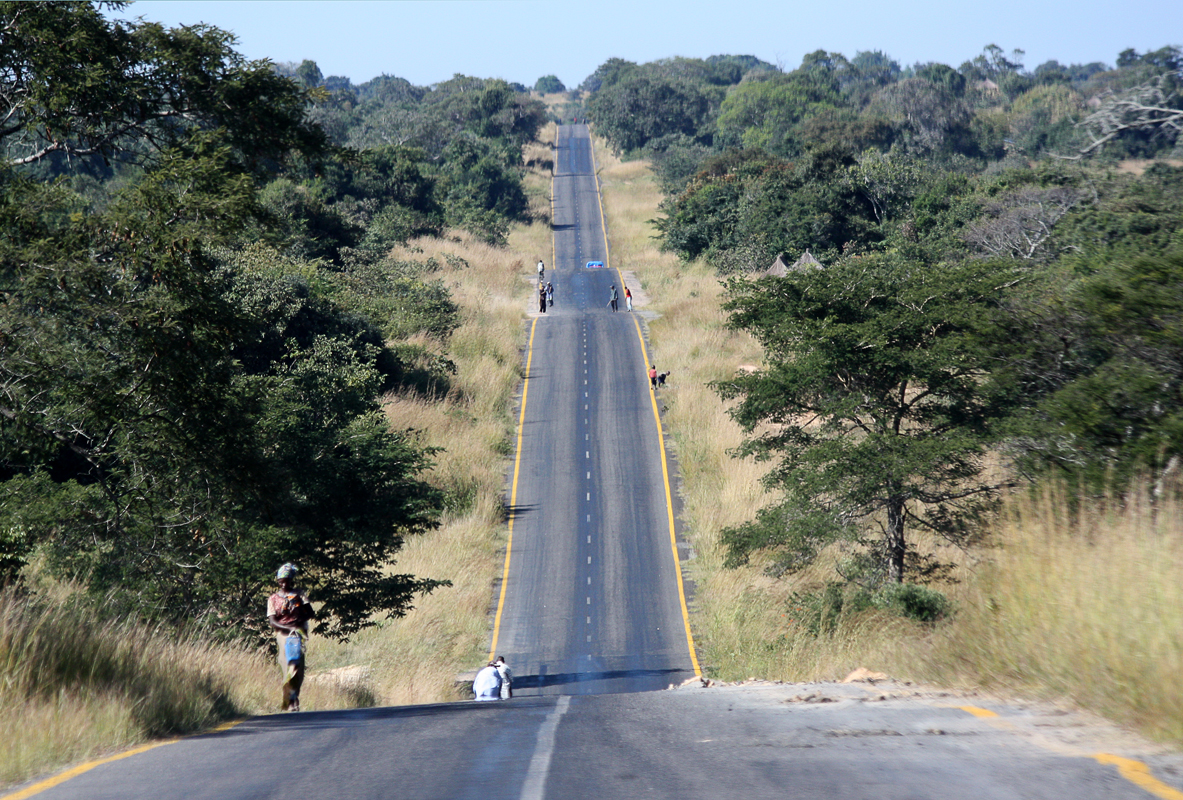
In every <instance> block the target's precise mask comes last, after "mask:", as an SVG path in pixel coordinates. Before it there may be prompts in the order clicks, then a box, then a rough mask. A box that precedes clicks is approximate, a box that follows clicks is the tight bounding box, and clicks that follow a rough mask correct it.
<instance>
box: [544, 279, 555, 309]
mask: <svg viewBox="0 0 1183 800" xmlns="http://www.w3.org/2000/svg"><path fill="white" fill-rule="evenodd" d="M546 304H547V305H548V306H553V305H554V304H555V287H554V284H552V283H551V282H550V281H547V282H546Z"/></svg>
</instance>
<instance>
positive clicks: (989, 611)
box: [926, 486, 1183, 742]
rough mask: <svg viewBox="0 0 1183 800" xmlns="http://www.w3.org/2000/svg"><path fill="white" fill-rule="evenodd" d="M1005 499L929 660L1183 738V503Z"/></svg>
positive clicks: (953, 674)
mask: <svg viewBox="0 0 1183 800" xmlns="http://www.w3.org/2000/svg"><path fill="white" fill-rule="evenodd" d="M1146 497H1147V493H1146V492H1145V491H1141V492H1137V491H1135V492H1134V493H1132V494H1131V495H1130V496H1129V498H1128V499H1127V500H1126V501H1125V502H1123V503H1116V502H1112V501H1096V502H1086V503H1083V504H1081V505H1079V506H1078V507H1076V508H1074V506H1075V505H1076V504H1075V503H1074V499H1073V498H1071V497H1069V496H1068V495H1067V494H1066V493H1065V491H1064V489H1063V488H1062V487H1057V486H1052V487H1047V488H1043V489H1041V490H1040V491H1037V492H1035V493H1033V494H1023V495H1020V496H1017V497H1015V498H1012V499H1011V500H1010V501H1009V503H1008V505H1007V508H1006V509H1005V513H1004V514H1003V515H1002V518H1001V520H1000V521H999V524H998V527H997V530H996V536H995V545H996V546H995V548H994V550H993V551H992V552H991V554H990V559H989V561H987V562H986V563H985V564H984V565H983V566H982V567H981V568H980V569H979V570H977V572H976V574H975V575H974V579H973V580H972V581H970V582H969V583H968V585H967V586H966V587H965V590H964V592H963V595H962V597H961V601H962V602H961V603H960V606H961V609H962V611H961V613H960V614H959V615H958V617H957V619H956V620H955V621H954V623H953V624H951V625H947V626H945V627H944V628H943V629H941V631H940V632H939V634H940V635H939V636H937V637H936V638H935V641H934V649H933V652H932V655H931V656H930V658H929V661H928V664H927V665H926V672H927V673H928V674H929V675H930V676H931V677H933V678H936V679H941V680H944V681H946V682H961V683H971V684H976V685H987V686H994V687H1009V688H1015V687H1018V688H1020V689H1022V690H1024V691H1028V692H1037V693H1041V694H1053V695H1057V696H1067V697H1070V698H1072V699H1074V700H1075V701H1077V702H1078V703H1080V704H1081V705H1083V706H1086V707H1088V708H1091V709H1094V710H1096V711H1099V712H1101V713H1104V714H1106V715H1107V716H1110V717H1112V718H1114V719H1117V720H1119V721H1121V722H1123V723H1126V724H1129V725H1133V726H1136V727H1138V728H1140V729H1141V730H1143V731H1144V732H1147V733H1149V734H1151V735H1153V736H1155V737H1156V738H1160V739H1165V740H1171V741H1175V742H1183V686H1181V684H1180V681H1179V679H1178V676H1179V674H1180V670H1181V669H1183V641H1181V640H1180V638H1179V631H1180V630H1183V504H1181V503H1180V501H1179V500H1178V499H1177V498H1172V499H1169V500H1165V501H1163V502H1162V503H1160V504H1159V505H1157V506H1154V505H1151V504H1150V503H1148V502H1146Z"/></svg>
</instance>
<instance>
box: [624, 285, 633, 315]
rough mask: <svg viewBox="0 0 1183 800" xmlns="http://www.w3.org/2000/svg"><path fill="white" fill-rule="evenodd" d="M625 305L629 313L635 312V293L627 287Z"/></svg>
mask: <svg viewBox="0 0 1183 800" xmlns="http://www.w3.org/2000/svg"><path fill="white" fill-rule="evenodd" d="M624 305H625V307H626V308H628V310H629V311H632V310H633V293H632V292H631V291H629V288H628V287H627V286H626V287H624Z"/></svg>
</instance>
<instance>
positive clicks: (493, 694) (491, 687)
mask: <svg viewBox="0 0 1183 800" xmlns="http://www.w3.org/2000/svg"><path fill="white" fill-rule="evenodd" d="M472 691H473V694H475V695H476V699H477V700H500V699H501V673H500V672H498V671H497V667H495V666H493V662H492V661H490V662H489V664H488V666H485V667H481V671H480V672H478V673H477V674H476V679H475V680H474V681H473V682H472Z"/></svg>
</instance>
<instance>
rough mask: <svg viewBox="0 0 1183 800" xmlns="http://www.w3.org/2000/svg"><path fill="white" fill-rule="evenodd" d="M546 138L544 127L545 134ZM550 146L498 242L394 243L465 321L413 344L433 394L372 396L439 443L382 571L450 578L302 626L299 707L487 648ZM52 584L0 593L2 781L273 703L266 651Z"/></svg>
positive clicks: (416, 675)
mask: <svg viewBox="0 0 1183 800" xmlns="http://www.w3.org/2000/svg"><path fill="white" fill-rule="evenodd" d="M553 136H554V127H553V126H550V127H549V128H548V129H547V130H546V131H544V133H543V137H544V138H546V137H549V138H546V142H549V141H553ZM546 142H544V143H542V144H538V145H533V146H531V148H530V149H529V151H528V152H527V153H526V160H527V161H533V162H534V163H533V165H532V166H530V167H529V168H528V171H527V176H526V188H527V192H528V194H529V197H530V202H531V210H532V212H533V214H534V215H535V219H536V220H537V221H536V222H535V223H534V224H532V225H518V226H515V227H514V229H513V230H512V232H511V234H510V240H509V246H508V247H506V248H492V247H489V246H487V245H484V244H482V243H480V242H478V241H475V240H473V239H472V238H471V237H467V236H464V235H459V234H457V235H452V236H450V237H448V238H446V239H443V240H426V239H425V240H420V241H415V242H411V243H409V244H408V246H407V247H406V248H403V249H402V251H401V252H399V253H398V254H397V257H399V258H403V259H408V260H410V259H414V260H422V261H426V260H427V259H428V258H431V257H435V258H436V260H437V262H439V263H441V264H444V265H445V266H443V267H442V268H441V269H440V270H439V271H438V272H436V273H435V274H434V275H433V276H432V277H433V279H436V278H438V279H440V280H443V281H444V282H445V283H446V285H447V286H448V288H449V289H450V290H451V292H452V295H453V298H454V300H455V301H456V302H457V304H458V305H459V306H460V307H461V316H462V322H461V324H460V326H459V328H458V329H457V330H456V332H455V333H454V334H453V336H452V339H451V340H450V341H449V342H448V343H447V344H446V345H444V346H440V345H438V344H435V343H432V342H431V341H430V340H427V339H424V340H421V341H418V342H416V343H417V344H420V345H422V346H423V347H425V348H427V349H429V350H434V351H437V352H438V353H439V354H440V355H442V356H446V357H447V358H449V359H451V360H452V361H453V362H454V363H455V365H456V375H455V376H454V379H453V381H452V386H451V389H450V391H448V393H447V394H446V395H445V396H442V397H437V398H434V399H433V400H430V401H428V400H424V399H423V398H419V397H415V396H413V395H410V394H402V395H392V396H389V397H386V398H384V402H383V407H384V409H385V412H386V414H387V416H388V417H389V418H390V420H391V424H392V425H394V426H396V427H398V428H413V429H415V430H417V431H419V432H420V437H421V441H422V442H423V443H424V444H427V445H431V446H435V447H440V448H442V450H441V451H440V452H439V453H438V455H437V456H436V458H435V466H434V467H433V469H432V470H431V472H430V473H429V475H428V479H429V480H431V481H432V482H434V483H435V484H437V485H438V486H440V487H441V488H443V489H444V490H445V491H446V492H447V494H448V496H449V498H451V504H450V507H449V509H448V510H447V512H446V513H445V515H444V517H443V520H442V524H441V527H440V529H439V530H437V531H434V532H431V533H429V534H427V535H425V536H421V537H415V538H412V539H410V540H408V541H407V543H406V545H405V547H404V549H403V551H402V552H401V553H400V555H399V559H398V562H397V564H396V565H394V567H393V568H394V569H397V570H398V571H399V572H407V573H411V574H415V575H422V576H429V577H437V578H447V579H449V580H451V581H452V583H453V585H452V586H451V587H446V588H441V589H438V590H437V591H436V592H435V593H434V594H432V595H430V596H428V597H425V598H422V599H421V600H420V602H419V603H418V605H417V607H416V608H415V609H414V610H412V611H411V612H410V613H408V614H407V616H406V617H404V618H402V619H399V620H393V621H383V622H381V623H380V624H379V625H378V626H376V627H374V628H371V629H368V630H366V631H364V632H362V633H361V634H359V635H358V636H356V637H354V639H353V640H351V641H350V642H349V643H346V644H340V643H337V642H333V641H331V640H326V639H323V638H320V637H313V639H312V641H311V642H310V643H309V652H308V663H309V675H308V679H307V681H306V683H305V686H304V690H303V692H302V698H301V699H302V706H303V708H304V709H306V710H318V709H329V708H348V707H356V706H366V705H378V704H407V703H427V702H438V701H445V700H454V699H459V695H458V693H457V689H456V686H455V676H456V674H457V673H458V672H460V671H463V670H466V669H471V668H472V667H473V666H475V665H476V664H477V663H478V662H480V661H481V660H482V659H483V657H484V655H485V652H484V648H485V647H486V646H487V644H488V634H489V604H490V601H491V597H492V583H493V581H494V580H495V579H496V577H497V576H499V575H500V568H501V563H502V562H501V557H502V555H501V554H502V548H503V547H504V536H505V528H504V524H503V522H504V514H503V499H502V495H503V493H504V489H505V469H506V464H507V463H508V455H509V453H510V450H511V445H512V441H511V434H512V425H513V420H512V412H513V405H514V402H515V393H516V392H517V390H518V385H519V383H520V380H521V368H520V363H521V357H520V348H521V345H522V319H523V316H524V312H525V310H526V308H527V301H528V299H529V297H530V294H531V286H530V283H529V278H530V276H531V274H532V272H533V265H534V264H535V263H536V262H537V259H538V258H539V257H540V256H541V257H542V258H544V259H545V260H547V261H549V260H550V252H551V236H550V227H549V224H548V223H549V214H550V171H549V170H550V163H549V162H550V159H551V158H552V156H551V151H550V146H549V144H548V143H546ZM445 253H447V254H450V255H451V256H454V257H453V258H450V259H447V258H444V254H445ZM457 257H458V258H457ZM54 592H55V593H52V594H49V595H46V596H45V597H42V598H41V599H40V600H30V599H29V598H20V597H16V596H14V595H12V594H10V593H0V730H5V731H18V730H19V731H21V732H22V733H21V735H20V736H16V735H10V736H8V737H6V738H7V741H6V743H5V745H4V747H3V748H0V787H3V786H6V785H12V784H14V783H18V782H21V781H25V780H29V779H30V778H32V777H33V776H36V775H38V774H43V773H45V772H47V771H51V770H54V769H59V768H61V767H62V766H64V765H66V764H70V763H75V762H79V761H84V760H86V759H90V758H95V757H97V756H99V755H102V754H106V753H111V752H116V751H119V750H122V749H126V748H128V747H132V746H134V745H136V744H139V743H142V742H144V741H147V740H150V739H152V738H155V737H158V736H161V735H175V734H177V733H185V732H189V731H197V730H201V729H203V728H208V727H209V726H211V725H213V724H216V723H218V722H220V721H222V720H225V719H229V718H233V717H236V716H243V715H247V714H260V713H273V712H275V711H277V710H278V702H279V672H278V668H277V667H276V666H275V664H274V662H273V661H272V659H271V658H269V657H266V656H263V655H261V654H260V653H258V652H257V651H255V650H252V649H249V648H245V647H239V646H229V645H227V646H218V645H211V643H210V642H207V641H199V640H181V641H178V640H177V638H176V637H175V635H172V634H171V633H169V632H167V631H163V630H152V629H147V628H144V627H142V626H137V625H133V624H123V623H118V622H111V623H104V624H101V625H95V624H93V623H92V621H91V620H90V619H89V618H87V616H86V614H85V612H84V611H83V610H82V609H81V608H80V607H75V606H74V605H72V604H71V602H70V600H69V590H68V589H67V588H64V587H58V588H57V589H55V590H54ZM314 600H315V598H314ZM260 613H261V609H260Z"/></svg>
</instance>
